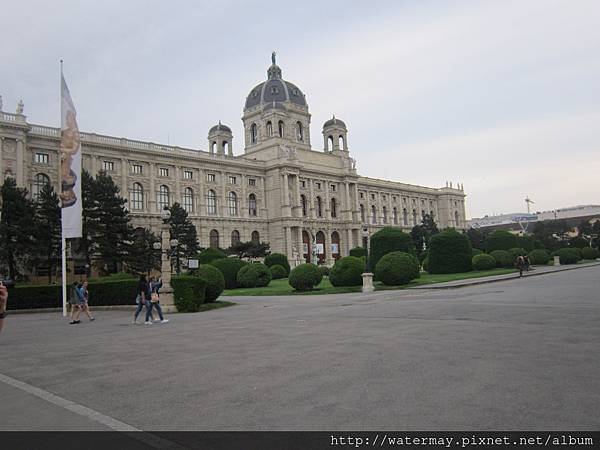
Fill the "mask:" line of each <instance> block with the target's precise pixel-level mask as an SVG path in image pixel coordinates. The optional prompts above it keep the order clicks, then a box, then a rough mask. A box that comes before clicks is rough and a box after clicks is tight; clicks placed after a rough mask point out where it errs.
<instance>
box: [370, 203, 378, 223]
mask: <svg viewBox="0 0 600 450" xmlns="http://www.w3.org/2000/svg"><path fill="white" fill-rule="evenodd" d="M371 222H372V223H374V224H375V223H377V208H375V205H373V206H371Z"/></svg>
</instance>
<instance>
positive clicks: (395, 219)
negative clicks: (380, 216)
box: [392, 208, 398, 225]
mask: <svg viewBox="0 0 600 450" xmlns="http://www.w3.org/2000/svg"><path fill="white" fill-rule="evenodd" d="M392 221H393V222H394V225H398V209H397V208H394V209H393V210H392Z"/></svg>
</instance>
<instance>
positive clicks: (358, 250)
mask: <svg viewBox="0 0 600 450" xmlns="http://www.w3.org/2000/svg"><path fill="white" fill-rule="evenodd" d="M366 255H367V249H366V248H364V247H354V248H352V249H350V256H354V257H356V258H360V257H361V256H366Z"/></svg>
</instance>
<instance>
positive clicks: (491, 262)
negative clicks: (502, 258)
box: [471, 253, 496, 270]
mask: <svg viewBox="0 0 600 450" xmlns="http://www.w3.org/2000/svg"><path fill="white" fill-rule="evenodd" d="M471 263H472V264H473V269H475V270H490V269H493V268H495V267H496V259H495V258H494V257H493V256H492V255H487V254H485V253H482V254H480V255H475V256H473V258H472V259H471Z"/></svg>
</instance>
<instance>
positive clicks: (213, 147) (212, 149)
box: [210, 141, 217, 154]
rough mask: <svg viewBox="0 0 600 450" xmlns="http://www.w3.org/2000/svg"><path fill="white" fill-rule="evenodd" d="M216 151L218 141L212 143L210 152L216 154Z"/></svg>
mask: <svg viewBox="0 0 600 450" xmlns="http://www.w3.org/2000/svg"><path fill="white" fill-rule="evenodd" d="M216 151H217V141H213V143H212V144H211V145H210V152H211V153H213V154H214V153H215V152H216Z"/></svg>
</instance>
